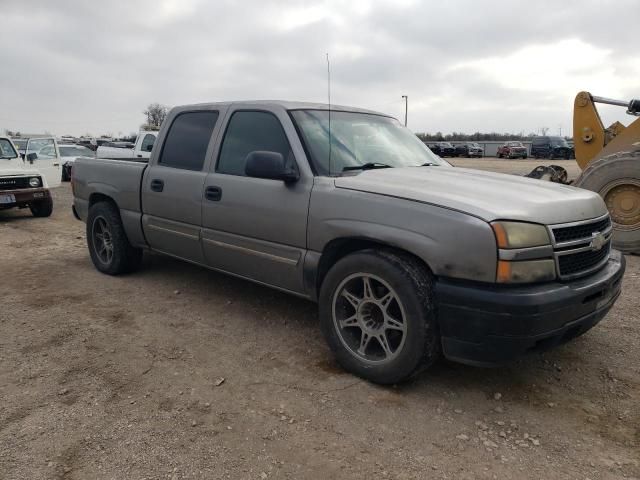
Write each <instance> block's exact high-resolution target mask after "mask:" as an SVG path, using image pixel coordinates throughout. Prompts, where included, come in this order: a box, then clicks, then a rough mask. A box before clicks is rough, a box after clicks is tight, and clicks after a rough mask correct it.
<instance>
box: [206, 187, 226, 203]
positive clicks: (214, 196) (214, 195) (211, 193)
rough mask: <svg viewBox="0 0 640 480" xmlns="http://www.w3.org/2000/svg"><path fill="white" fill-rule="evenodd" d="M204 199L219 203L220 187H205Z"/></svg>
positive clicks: (220, 197)
mask: <svg viewBox="0 0 640 480" xmlns="http://www.w3.org/2000/svg"><path fill="white" fill-rule="evenodd" d="M204 198H206V199H207V200H211V201H212V202H219V201H220V200H221V199H222V189H221V188H220V187H207V188H206V189H205V191H204Z"/></svg>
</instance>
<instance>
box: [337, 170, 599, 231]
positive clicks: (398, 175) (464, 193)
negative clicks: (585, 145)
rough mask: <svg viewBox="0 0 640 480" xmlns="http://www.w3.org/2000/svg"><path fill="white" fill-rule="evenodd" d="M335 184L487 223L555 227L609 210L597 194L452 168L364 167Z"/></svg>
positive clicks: (510, 176)
mask: <svg viewBox="0 0 640 480" xmlns="http://www.w3.org/2000/svg"><path fill="white" fill-rule="evenodd" d="M335 185H336V187H337V188H344V189H350V190H357V191H360V192H368V193H375V194H379V195H388V196H391V197H397V198H404V199H407V200H411V201H416V202H423V203H429V204H432V205H437V206H440V207H444V208H449V209H453V210H457V211H460V212H463V213H467V214H469V215H473V216H475V217H479V218H481V219H483V220H485V221H487V222H491V221H494V220H521V221H526V222H534V223H541V224H545V225H553V224H557V223H568V222H575V221H580V220H587V219H590V218H595V217H599V216H602V215H604V214H606V213H607V209H606V206H605V204H604V202H603V201H602V199H601V198H600V196H599V195H597V194H596V193H593V192H590V191H587V190H582V189H579V188H574V187H569V186H566V185H559V184H557V183H551V182H545V181H542V180H535V179H532V178H526V177H520V176H516V175H506V174H501V173H491V172H485V171H480V170H471V169H466V168H451V167H444V166H442V167H440V166H438V167H435V166H434V167H406V168H384V169H375V170H365V171H363V172H361V173H359V174H357V175H353V176H351V175H349V176H344V177H338V178H336V179H335Z"/></svg>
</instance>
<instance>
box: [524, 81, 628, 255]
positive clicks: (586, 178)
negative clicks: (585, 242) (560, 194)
mask: <svg viewBox="0 0 640 480" xmlns="http://www.w3.org/2000/svg"><path fill="white" fill-rule="evenodd" d="M596 103H602V104H607V105H616V106H619V107H626V109H627V113H628V114H629V115H634V116H638V117H640V100H631V101H630V102H627V101H623V100H613V99H611V98H604V97H596V96H595V95H591V94H590V93H589V92H580V93H578V95H576V99H575V102H574V106H573V143H574V149H575V157H576V162H578V165H579V166H580V168H581V169H582V173H581V175H580V176H579V177H578V178H577V179H576V180H575V181H574V182H568V181H567V172H566V170H565V169H564V168H562V167H560V166H558V165H550V166H548V167H537V168H536V169H534V171H533V172H531V173H530V174H529V175H528V176H531V177H534V178H540V179H547V180H551V181H553V182H558V183H571V185H573V186H576V187H580V188H585V189H587V190H591V191H594V192H597V193H599V194H600V195H601V196H602V198H603V199H604V201H605V203H606V205H607V208H608V209H609V213H610V214H611V220H612V223H613V230H614V233H613V246H614V247H615V248H617V249H618V250H621V251H622V252H625V253H636V254H640V118H638V119H637V120H634V121H633V122H632V123H631V124H630V125H629V126H627V127H625V126H624V125H623V124H622V123H620V122H614V123H613V124H612V125H611V126H609V127H608V128H605V127H604V125H603V123H602V119H601V118H600V114H599V113H598V110H597V108H596Z"/></svg>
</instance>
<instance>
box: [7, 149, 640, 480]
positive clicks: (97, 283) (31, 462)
mask: <svg viewBox="0 0 640 480" xmlns="http://www.w3.org/2000/svg"><path fill="white" fill-rule="evenodd" d="M454 163H456V164H457V165H470V166H474V167H479V168H487V169H493V170H500V171H505V172H510V173H524V172H526V171H529V170H531V168H533V166H535V165H536V164H537V163H538V162H535V161H533V162H529V161H526V162H525V161H506V160H454ZM556 163H557V162H556ZM567 163H569V162H567ZM529 165H530V166H529ZM570 165H571V166H573V164H572V163H571V164H570ZM576 172H577V170H576V171H575V172H573V173H571V172H570V174H571V176H575V174H576ZM54 194H55V211H54V215H53V216H52V217H51V218H50V219H35V218H32V217H31V216H30V215H29V214H28V212H27V211H21V212H0V265H1V266H2V270H1V272H2V275H1V276H0V287H1V289H2V293H3V295H2V306H1V307H0V399H1V402H0V478H1V479H52V478H53V479H55V478H59V479H62V478H64V479H93V478H100V479H161V478H168V479H182V478H206V479H210V478H211V479H218V478H220V479H222V478H230V479H266V478H290V479H300V478H356V479H365V478H366V479H370V478H373V477H374V476H375V477H376V478H383V479H384V478H389V479H394V478H397V479H412V478H415V479H425V478H429V479H503V478H518V479H542V478H544V479H550V478H554V479H581V480H584V479H587V478H589V479H592V480H595V479H618V478H640V407H639V405H640V364H639V362H638V359H639V358H640V341H639V340H638V337H639V334H640V324H639V320H640V319H639V317H640V315H639V312H640V298H639V296H638V291H639V290H640V258H638V257H628V269H627V273H626V276H625V280H624V287H623V288H624V291H623V295H622V296H621V298H620V300H619V301H618V303H617V304H616V306H615V307H614V309H613V310H612V311H611V313H610V314H609V315H608V317H607V318H606V319H605V320H604V321H603V322H602V323H601V324H600V325H598V326H597V327H596V328H595V329H593V330H592V331H590V332H589V333H587V334H586V335H584V336H583V337H581V338H578V339H576V340H575V341H573V342H571V343H569V344H567V345H565V346H562V347H560V348H558V349H556V350H554V351H552V352H548V353H546V354H542V355H540V354H536V355H532V356H528V357H526V358H523V359H521V360H519V361H518V362H516V363H513V364H510V365H508V366H506V367H502V368H497V369H477V368H472V367H466V366H462V365H457V364H453V363H448V362H445V361H442V362H440V363H439V364H437V365H436V366H435V367H434V368H432V369H430V370H429V371H427V372H425V373H424V374H423V375H421V376H420V377H419V378H417V379H416V380H415V381H413V382H411V383H409V384H406V385H402V386H398V387H395V388H382V387H378V386H375V385H371V384H368V383H366V382H364V381H362V380H359V379H357V378H355V377H353V376H351V375H349V374H345V373H344V372H342V371H341V370H340V369H339V368H337V367H336V365H335V364H334V362H333V360H332V358H331V356H330V354H329V352H328V349H327V347H326V346H325V343H324V341H323V340H322V338H321V337H320V335H319V330H318V326H317V320H316V319H317V315H316V308H315V305H313V304H311V303H309V302H306V301H303V300H300V299H296V298H293V297H289V296H287V295H284V294H281V293H278V292H276V291H272V290H270V289H267V288H263V287H260V286H256V285H253V284H250V283H247V282H244V281H240V280H236V279H233V278H229V277H226V276H223V275H220V274H217V273H215V272H210V271H207V270H205V269H202V268H198V267H195V266H192V265H189V264H184V263H181V262H178V261H175V260H172V259H169V258H163V257H159V256H154V255H148V256H146V258H145V262H144V268H143V269H142V270H140V271H139V272H138V273H136V274H133V275H129V276H124V277H118V278H113V277H108V276H105V275H102V274H100V273H98V272H97V271H96V270H95V269H94V268H93V266H92V264H91V261H90V259H89V255H88V252H87V248H86V245H85V240H84V225H83V224H82V223H80V222H78V221H76V220H75V219H73V217H72V215H71V213H70V203H71V194H70V189H69V186H68V185H64V186H62V187H60V188H58V189H56V190H55V192H54Z"/></svg>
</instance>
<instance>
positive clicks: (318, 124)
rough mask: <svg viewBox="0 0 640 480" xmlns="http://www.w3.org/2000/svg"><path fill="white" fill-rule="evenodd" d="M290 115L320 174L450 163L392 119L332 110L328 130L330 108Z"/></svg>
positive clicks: (297, 112)
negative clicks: (376, 167) (382, 167)
mask: <svg viewBox="0 0 640 480" xmlns="http://www.w3.org/2000/svg"><path fill="white" fill-rule="evenodd" d="M291 116H292V117H293V120H294V122H295V123H296V126H297V127H298V130H299V132H300V133H301V136H302V140H303V142H304V144H305V146H306V148H307V152H308V153H309V155H310V156H311V161H312V162H313V164H314V166H315V169H316V172H317V173H318V174H319V175H342V173H343V172H345V171H351V170H356V169H357V167H362V166H367V165H380V166H382V165H384V166H388V167H419V166H423V165H448V164H447V163H446V162H444V161H443V160H442V159H440V157H438V156H437V155H435V154H434V153H432V152H431V150H429V149H428V148H427V147H426V145H425V144H424V143H422V142H421V141H420V140H419V139H418V137H416V136H415V135H414V134H413V133H411V131H410V130H409V129H407V128H405V127H403V126H402V125H400V123H399V122H398V121H397V120H395V119H393V118H389V117H384V116H381V115H374V114H367V113H355V112H340V111H332V112H331V131H329V111H328V110H293V111H291ZM329 139H331V144H329Z"/></svg>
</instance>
